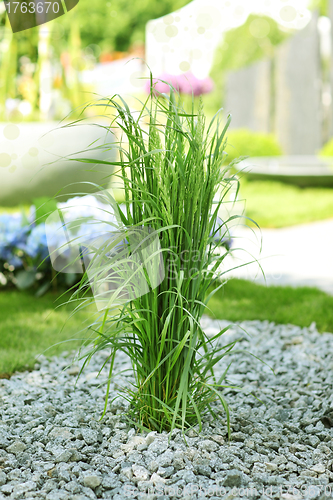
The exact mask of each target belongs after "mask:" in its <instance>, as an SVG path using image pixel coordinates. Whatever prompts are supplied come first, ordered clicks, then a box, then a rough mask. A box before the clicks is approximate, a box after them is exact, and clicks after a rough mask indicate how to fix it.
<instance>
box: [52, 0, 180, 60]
mask: <svg viewBox="0 0 333 500" xmlns="http://www.w3.org/2000/svg"><path fill="white" fill-rule="evenodd" d="M187 3H189V0H153V1H151V0H140V1H139V2H134V1H133V2H130V3H129V2H128V1H126V0H112V1H105V0H95V1H94V4H93V7H92V5H91V4H90V3H89V2H80V4H79V5H78V7H76V9H75V11H76V12H75V15H77V17H78V21H79V25H80V30H81V37H82V45H83V46H84V47H86V46H88V45H90V44H95V45H99V46H100V47H101V48H102V49H104V50H108V51H112V50H119V51H126V50H128V48H129V47H130V46H131V45H132V44H133V43H134V42H138V41H139V42H144V40H145V27H146V23H147V22H148V21H149V20H150V19H155V18H158V17H161V16H164V15H166V14H170V13H171V12H174V11H175V10H177V9H179V8H181V7H183V6H184V5H186V4H187ZM72 12H73V15H74V9H73V11H72ZM71 16H72V14H71V13H69V14H67V15H66V16H64V17H63V18H61V21H60V20H59V22H61V23H62V24H63V26H64V27H65V29H66V30H68V29H69V26H70V23H71Z"/></svg>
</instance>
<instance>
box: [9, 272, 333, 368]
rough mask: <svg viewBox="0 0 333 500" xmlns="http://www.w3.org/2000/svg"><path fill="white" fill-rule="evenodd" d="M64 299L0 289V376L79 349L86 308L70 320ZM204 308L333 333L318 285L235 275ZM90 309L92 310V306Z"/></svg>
mask: <svg viewBox="0 0 333 500" xmlns="http://www.w3.org/2000/svg"><path fill="white" fill-rule="evenodd" d="M58 295H59V294H58ZM68 298H69V295H67V296H66V297H62V298H61V299H59V300H56V299H57V295H56V294H53V293H48V294H47V295H45V296H43V297H40V298H38V299H36V298H35V297H34V295H33V294H30V293H28V292H18V291H16V290H11V291H1V292H0V319H1V321H0V377H3V376H5V375H6V376H8V375H10V374H12V373H13V372H15V371H21V370H26V369H32V368H33V367H34V364H35V356H38V355H39V354H44V355H46V356H48V357H49V356H52V355H58V354H60V353H61V352H63V351H70V350H72V349H78V347H79V346H80V345H81V340H71V341H70V342H67V341H68V340H70V339H73V338H76V339H80V338H87V337H88V334H87V333H86V334H85V335H84V334H83V333H82V332H81V333H79V332H80V330H82V329H83V328H84V326H85V325H87V320H88V318H89V312H88V311H87V312H83V311H81V312H79V313H77V314H76V315H75V316H73V317H72V318H70V319H68V318H69V315H70V312H71V311H72V309H73V306H71V305H65V306H63V307H60V308H58V309H56V306H57V305H58V304H62V303H63V302H64V301H65V300H66V299H67V300H68ZM208 306H209V309H210V310H208V309H207V310H206V311H205V312H206V314H208V315H209V316H211V317H213V318H218V319H226V320H228V321H230V322H235V321H244V320H268V321H273V322H274V323H277V324H288V323H290V324H294V325H299V326H302V327H303V326H305V327H309V326H310V324H311V323H312V322H313V321H315V322H316V325H317V329H318V330H319V332H332V333H333V297H332V296H330V295H327V294H325V293H324V292H321V291H320V290H317V289H316V288H306V287H304V288H292V287H277V286H270V287H266V286H264V285H258V284H255V283H251V282H249V281H245V280H239V279H233V280H230V281H229V282H228V283H226V285H224V287H223V288H222V289H221V290H219V291H218V292H217V293H216V294H215V296H213V298H212V299H211V300H210V302H209V304H208ZM90 312H91V313H92V314H95V313H96V311H95V309H94V308H91V311H90ZM89 335H90V334H89ZM57 343H58V345H55V344H57ZM52 346H53V347H52Z"/></svg>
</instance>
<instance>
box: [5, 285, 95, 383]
mask: <svg viewBox="0 0 333 500" xmlns="http://www.w3.org/2000/svg"><path fill="white" fill-rule="evenodd" d="M59 295H60V294H59V293H58V294H55V293H52V292H50V293H48V294H47V295H44V296H43V297H39V298H36V297H35V296H34V295H33V294H32V293H29V292H25V291H20V292H19V291H16V290H10V291H5V290H2V291H0V318H1V321H0V377H1V376H4V374H7V373H12V372H14V371H15V370H22V369H26V368H32V367H33V366H34V364H35V360H34V357H35V356H36V355H38V354H44V355H46V356H51V355H55V354H59V353H61V352H62V351H65V350H66V351H67V350H71V349H75V348H77V347H79V345H80V344H81V341H80V340H75V341H71V342H66V343H63V342H64V341H68V340H69V339H74V338H76V339H79V338H82V337H84V336H85V337H87V334H85V335H84V333H82V332H80V331H81V330H82V329H83V328H84V326H85V325H87V323H86V321H87V319H88V314H87V313H85V312H84V311H81V312H79V313H77V314H76V315H75V316H73V317H71V318H70V313H71V311H72V310H73V309H74V306H73V304H71V305H69V304H68V305H64V306H61V307H60V308H57V306H59V305H60V304H63V303H64V302H65V301H66V300H69V297H70V294H67V295H66V296H64V297H61V298H59V299H58V300H57V297H59ZM91 307H92V306H91ZM92 311H93V312H96V309H95V308H93V309H92ZM79 332H80V333H79ZM59 342H61V344H59V345H55V344H57V343H59ZM51 346H54V347H52V349H49V348H50V347H51Z"/></svg>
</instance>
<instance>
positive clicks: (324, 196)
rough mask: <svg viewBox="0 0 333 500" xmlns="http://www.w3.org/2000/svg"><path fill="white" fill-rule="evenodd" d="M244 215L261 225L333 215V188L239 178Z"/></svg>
mask: <svg viewBox="0 0 333 500" xmlns="http://www.w3.org/2000/svg"><path fill="white" fill-rule="evenodd" d="M240 198H242V199H245V200H246V216H247V217H250V218H251V219H253V220H254V221H255V222H256V223H257V224H259V226H260V227H261V228H264V227H285V226H294V225H296V224H305V223H308V222H315V221H319V220H324V219H330V218H333V189H330V188H299V187H297V186H292V185H288V184H283V183H280V182H275V181H248V180H246V179H244V178H242V179H241V184H240Z"/></svg>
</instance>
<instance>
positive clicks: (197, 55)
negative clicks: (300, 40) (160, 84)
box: [146, 0, 311, 78]
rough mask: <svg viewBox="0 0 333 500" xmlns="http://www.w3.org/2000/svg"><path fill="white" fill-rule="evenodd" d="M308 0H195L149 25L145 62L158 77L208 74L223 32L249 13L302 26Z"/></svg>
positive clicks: (241, 22)
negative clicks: (167, 74)
mask: <svg viewBox="0 0 333 500" xmlns="http://www.w3.org/2000/svg"><path fill="white" fill-rule="evenodd" d="M307 5H308V1H307V0H293V2H292V5H291V3H286V2H284V3H282V2H281V0H251V1H249V0H194V1H192V2H191V3H189V4H188V5H186V6H185V7H183V8H182V9H179V10H178V11H176V12H173V13H172V14H169V15H167V16H164V17H161V18H159V19H154V20H151V21H149V22H148V23H147V26H146V61H147V64H148V66H149V68H150V69H151V71H152V72H153V75H154V76H158V75H159V74H162V73H164V72H166V73H170V74H173V75H179V74H181V73H183V72H186V71H191V72H192V73H193V74H194V76H196V77H197V78H205V77H207V76H208V75H209V72H210V69H211V67H212V64H213V58H214V52H215V49H216V48H217V46H218V45H219V43H220V41H221V39H222V37H223V34H224V33H225V32H226V31H228V30H230V29H232V28H236V27H238V26H240V25H242V24H243V23H244V22H245V21H246V19H247V17H248V16H249V14H262V15H267V16H270V17H272V18H273V19H275V21H277V22H278V23H279V24H280V25H281V26H284V27H286V28H292V29H303V28H304V27H305V26H306V25H307V24H308V22H309V20H310V18H311V13H310V11H309V10H308V9H307V8H306V7H307Z"/></svg>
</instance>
